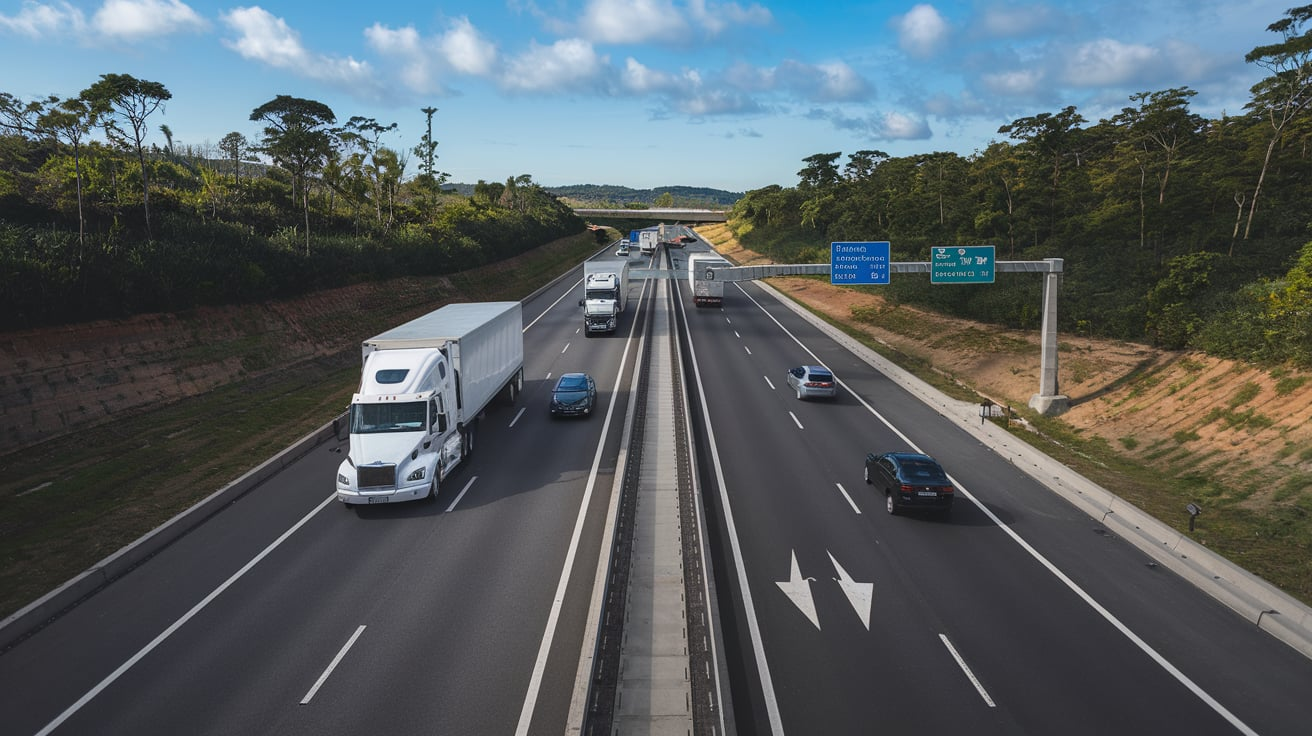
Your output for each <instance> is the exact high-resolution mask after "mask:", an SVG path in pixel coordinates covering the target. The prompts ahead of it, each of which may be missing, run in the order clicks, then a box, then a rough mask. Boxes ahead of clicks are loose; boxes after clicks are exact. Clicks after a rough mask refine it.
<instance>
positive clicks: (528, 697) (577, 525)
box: [457, 345, 628, 736]
mask: <svg viewBox="0 0 1312 736" xmlns="http://www.w3.org/2000/svg"><path fill="white" fill-rule="evenodd" d="M624 349H625V353H626V355H625V356H624V357H627V352H628V346H627V345H626V346H625V348H624ZM622 360H623V359H622ZM623 377H624V364H623V362H621V363H620V371H619V373H618V374H617V375H616V377H615V388H614V389H612V390H611V393H610V404H609V405H608V406H607V407H606V421H605V422H604V423H603V424H602V425H601V438H600V439H599V440H597V450H596V452H594V453H593V455H592V468H591V469H589V470H588V483H587V485H586V486H585V487H584V491H583V499H582V502H581V503H580V504H579V514H578V517H577V518H575V520H574V532H573V534H571V535H570V540H569V552H567V553H566V554H565V566H564V567H563V568H561V571H560V580H559V582H557V583H556V594H555V596H554V598H553V599H552V601H551V612H550V613H549V614H548V615H547V626H546V630H545V631H543V633H542V643H541V644H540V645H539V646H538V657H537V660H536V661H535V662H534V664H533V675H532V676H531V677H530V678H529V683H528V692H526V693H525V694H524V705H523V707H522V708H521V709H520V711H519V725H518V727H516V729H515V733H516V734H517V735H518V736H527V734H528V732H529V726H530V725H531V724H532V722H533V711H534V710H535V709H536V708H537V702H538V693H539V692H540V691H541V690H542V677H543V674H544V673H545V672H546V669H547V657H548V655H550V654H551V642H552V641H553V639H554V638H555V636H556V628H557V626H558V624H559V622H560V609H561V607H562V606H563V605H564V604H565V589H566V588H568V587H569V578H570V574H571V573H572V572H573V570H574V558H575V556H576V555H577V554H578V550H579V541H580V540H581V539H582V537H583V524H584V522H585V521H586V520H587V517H588V506H589V505H590V504H591V500H592V492H593V490H594V489H595V488H596V486H597V470H598V468H600V467H601V457H602V454H603V452H604V451H605V449H606V437H607V436H608V435H609V434H610V423H611V420H612V419H613V418H614V415H615V404H616V402H617V401H618V398H619V386H620V379H621V378H623ZM457 500H458V499H457Z"/></svg>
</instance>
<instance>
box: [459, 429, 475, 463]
mask: <svg viewBox="0 0 1312 736" xmlns="http://www.w3.org/2000/svg"><path fill="white" fill-rule="evenodd" d="M477 426H478V425H477V423H476V422H470V423H469V424H466V425H465V434H464V435H463V437H464V444H465V447H464V450H463V451H462V452H461V455H462V456H464V457H466V458H469V457H473V455H474V434H475V432H474V429H475V427H477Z"/></svg>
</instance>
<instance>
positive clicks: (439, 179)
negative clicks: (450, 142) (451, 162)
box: [414, 107, 448, 193]
mask: <svg viewBox="0 0 1312 736" xmlns="http://www.w3.org/2000/svg"><path fill="white" fill-rule="evenodd" d="M420 112H422V113H423V114H424V115H425V116H427V118H428V128H427V132H425V133H424V137H423V139H422V140H421V141H420V142H419V145H417V146H415V147H414V154H415V155H416V156H418V157H419V184H420V185H421V186H422V187H424V189H426V190H428V191H429V192H430V193H431V192H435V191H437V190H438V189H439V188H441V186H442V185H443V184H445V183H446V180H447V176H448V175H447V174H444V173H442V172H440V171H438V170H437V168H436V164H435V160H436V159H437V141H435V140H433V114H434V113H436V112H437V108H436V107H425V108H423V109H421V110H420Z"/></svg>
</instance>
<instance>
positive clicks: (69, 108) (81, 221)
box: [37, 97, 95, 246]
mask: <svg viewBox="0 0 1312 736" xmlns="http://www.w3.org/2000/svg"><path fill="white" fill-rule="evenodd" d="M37 124H38V125H39V126H40V127H41V128H42V129H43V130H48V131H50V134H51V135H53V136H54V137H55V139H56V140H59V141H62V142H64V143H67V144H68V145H70V146H72V147H73V180H74V183H75V185H76V187H77V242H78V245H79V246H84V245H86V230H87V229H86V216H85V215H84V214H83V208H82V140H83V139H84V138H85V137H86V136H87V135H88V134H89V133H90V132H91V128H92V127H93V126H94V125H95V115H94V113H92V112H91V108H90V107H89V106H88V105H87V103H86V101H85V100H83V99H81V98H78V97H74V98H71V99H67V100H64V101H62V102H59V103H58V104H56V105H55V106H53V107H52V108H51V109H49V110H47V111H46V112H45V113H44V114H42V115H41V117H40V118H38V119H37Z"/></svg>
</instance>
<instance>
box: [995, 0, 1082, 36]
mask: <svg viewBox="0 0 1312 736" xmlns="http://www.w3.org/2000/svg"><path fill="white" fill-rule="evenodd" d="M1063 23H1066V24H1069V23H1070V21H1069V20H1068V19H1066V18H1065V16H1064V15H1062V14H1061V13H1059V12H1057V11H1056V10H1055V9H1054V8H1053V7H1052V6H1049V5H1008V6H1002V5H994V6H991V7H988V8H985V9H984V11H983V12H982V13H981V14H980V18H979V21H978V22H977V23H975V24H973V26H974V30H977V31H979V32H980V33H982V34H983V35H985V36H988V37H992V38H1026V37H1032V36H1035V35H1037V34H1040V33H1044V32H1048V31H1052V30H1055V29H1057V28H1060V27H1061V25H1062V24H1063Z"/></svg>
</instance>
